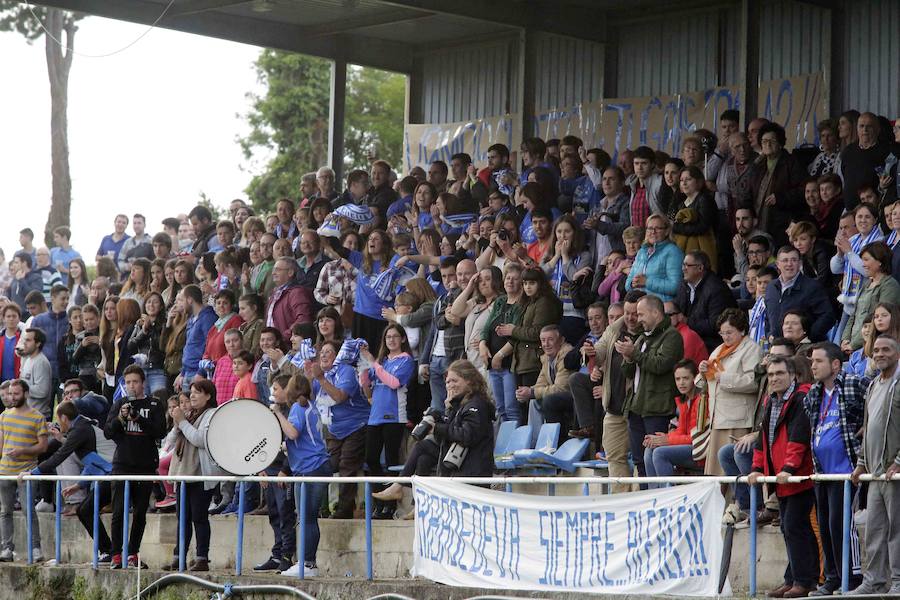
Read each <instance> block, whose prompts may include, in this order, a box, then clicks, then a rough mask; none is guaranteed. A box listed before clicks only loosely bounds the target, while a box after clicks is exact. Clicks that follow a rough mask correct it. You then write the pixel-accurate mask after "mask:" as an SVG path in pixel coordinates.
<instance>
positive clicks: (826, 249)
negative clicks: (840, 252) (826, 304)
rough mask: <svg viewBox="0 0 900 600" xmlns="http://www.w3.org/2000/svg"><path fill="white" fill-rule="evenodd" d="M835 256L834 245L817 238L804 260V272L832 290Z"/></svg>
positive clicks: (802, 267)
mask: <svg viewBox="0 0 900 600" xmlns="http://www.w3.org/2000/svg"><path fill="white" fill-rule="evenodd" d="M832 256H834V245H832V244H831V243H830V242H827V241H825V240H823V239H819V238H816V243H815V244H813V247H812V251H811V252H810V254H808V255H807V256H804V257H803V260H802V266H801V269H802V272H803V274H804V275H806V276H807V277H809V278H810V279H815V280H816V281H818V282H819V283H820V284H822V287H823V288H825V289H826V290H828V291H832V285H831V284H832V280H833V275H832V274H831V257H832ZM835 295H837V293H836V290H835Z"/></svg>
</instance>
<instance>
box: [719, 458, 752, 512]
mask: <svg viewBox="0 0 900 600" xmlns="http://www.w3.org/2000/svg"><path fill="white" fill-rule="evenodd" d="M719 464H720V465H722V469H723V470H724V471H725V474H726V475H728V476H729V477H737V476H739V475H749V474H750V469H751V468H753V449H752V448H751V449H750V451H749V452H738V451H737V450H735V449H734V444H726V445H725V446H722V447H721V448H719ZM757 498H759V496H757ZM734 499H735V500H736V501H737V503H738V507H739V508H740V509H741V510H743V511H748V510H750V489H749V488H748V487H747V484H746V483H739V484H737V485H736V486H735V489H734Z"/></svg>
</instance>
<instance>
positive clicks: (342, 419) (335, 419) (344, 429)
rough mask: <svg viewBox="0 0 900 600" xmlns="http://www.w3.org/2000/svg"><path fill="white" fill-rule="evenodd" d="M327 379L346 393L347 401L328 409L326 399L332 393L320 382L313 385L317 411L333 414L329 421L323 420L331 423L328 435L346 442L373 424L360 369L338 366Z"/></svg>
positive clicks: (321, 413)
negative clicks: (358, 372) (360, 387)
mask: <svg viewBox="0 0 900 600" xmlns="http://www.w3.org/2000/svg"><path fill="white" fill-rule="evenodd" d="M325 379H326V380H327V381H328V382H329V383H330V384H331V385H333V386H334V387H336V388H338V389H339V390H341V391H342V392H344V393H345V394H347V399H346V400H344V401H343V402H340V403H338V404H335V405H333V406H330V407H329V406H326V403H325V402H323V399H325V398H327V397H328V394H327V393H326V392H325V390H324V389H322V386H321V385H320V384H319V382H318V380H314V381H313V384H312V392H313V398H315V399H316V405H317V406H316V408H317V409H318V410H319V414H320V415H325V414H327V415H329V416H330V421H331V422H330V423H328V421H329V419H327V418H323V421H324V422H326V423H327V427H328V432H329V433H331V435H333V436H334V437H336V438H338V439H339V440H342V439H344V438H345V437H347V436H348V435H350V434H351V433H353V432H354V431H356V430H358V429H361V428H363V427H365V426H366V423H367V422H368V421H369V401H368V400H366V398H365V397H364V396H363V393H362V390H361V389H359V381H358V380H357V378H356V369H354V368H353V366H352V365H347V364H343V363H337V364H335V365H334V367H333V368H332V369H331V370H330V371H328V372H327V373H326V374H325Z"/></svg>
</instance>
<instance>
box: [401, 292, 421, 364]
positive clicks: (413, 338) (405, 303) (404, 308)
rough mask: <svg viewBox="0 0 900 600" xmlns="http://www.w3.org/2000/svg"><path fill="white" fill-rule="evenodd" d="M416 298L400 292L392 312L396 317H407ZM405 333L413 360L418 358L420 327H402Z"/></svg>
mask: <svg viewBox="0 0 900 600" xmlns="http://www.w3.org/2000/svg"><path fill="white" fill-rule="evenodd" d="M415 302H416V297H415V296H413V295H412V294H411V293H409V292H401V293H400V294H398V295H397V298H396V299H395V300H394V312H396V313H397V315H408V314H410V313H411V312H412V311H413V307H414V306H415ZM403 329H404V330H405V331H406V339H407V340H408V341H409V347H410V348H411V349H412V353H413V358H415V359H418V358H419V340H420V339H421V335H422V328H421V327H404V328H403Z"/></svg>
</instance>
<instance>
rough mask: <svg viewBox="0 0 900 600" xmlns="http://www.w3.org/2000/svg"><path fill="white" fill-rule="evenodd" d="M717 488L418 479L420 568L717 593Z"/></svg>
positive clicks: (631, 590) (518, 581)
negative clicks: (564, 488) (597, 488)
mask: <svg viewBox="0 0 900 600" xmlns="http://www.w3.org/2000/svg"><path fill="white" fill-rule="evenodd" d="M719 488H720V486H719V484H718V483H695V484H690V485H681V486H677V487H671V488H666V489H659V490H650V491H646V492H634V493H630V494H616V495H612V496H610V495H604V496H583V497H582V496H553V497H547V496H528V495H523V494H507V493H504V492H497V491H491V490H487V489H484V488H479V487H474V486H471V485H466V484H463V483H457V482H453V481H440V480H437V479H428V480H425V479H421V478H414V481H413V493H414V497H415V501H416V506H415V514H416V517H415V523H416V531H415V535H416V539H415V548H414V551H413V554H414V559H415V560H414V565H413V574H414V575H417V576H420V577H425V578H428V579H431V580H433V581H437V582H439V583H444V584H447V585H453V586H466V587H479V588H495V589H520V590H545V591H574V592H592V593H609V594H626V593H627V594H672V595H682V596H715V595H717V591H718V579H719V570H720V565H721V562H722V534H721V521H722V512H723V510H724V508H725V501H724V499H723V498H722V494H721V492H720V491H719ZM724 593H725V594H730V589H729V588H727V587H726V589H725V590H724Z"/></svg>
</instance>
